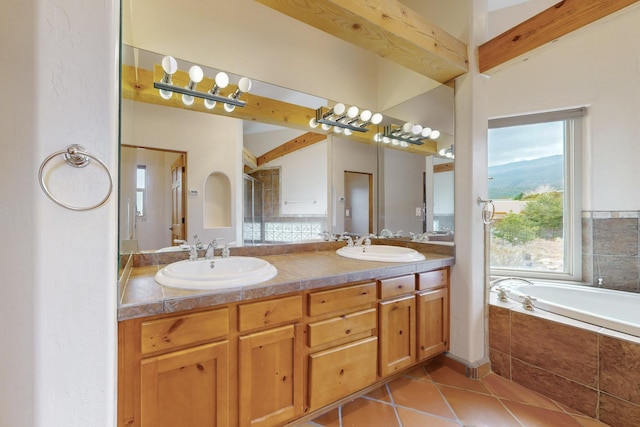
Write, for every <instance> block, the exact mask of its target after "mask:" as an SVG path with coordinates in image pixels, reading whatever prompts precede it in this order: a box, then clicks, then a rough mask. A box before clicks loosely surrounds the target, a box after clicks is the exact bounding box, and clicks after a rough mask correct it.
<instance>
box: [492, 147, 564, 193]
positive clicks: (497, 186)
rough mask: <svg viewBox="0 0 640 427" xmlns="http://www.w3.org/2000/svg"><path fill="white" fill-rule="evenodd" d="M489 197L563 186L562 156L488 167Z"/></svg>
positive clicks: (555, 188)
mask: <svg viewBox="0 0 640 427" xmlns="http://www.w3.org/2000/svg"><path fill="white" fill-rule="evenodd" d="M489 178H490V179H489V198H491V199H513V198H514V197H516V196H518V195H519V194H520V193H527V192H532V191H534V190H536V189H538V188H540V187H542V186H548V187H550V188H551V189H554V190H561V189H562V187H563V165H562V156H561V155H556V156H550V157H542V158H540V159H535V160H527V161H522V162H514V163H507V164H504V165H500V166H492V167H490V168H489Z"/></svg>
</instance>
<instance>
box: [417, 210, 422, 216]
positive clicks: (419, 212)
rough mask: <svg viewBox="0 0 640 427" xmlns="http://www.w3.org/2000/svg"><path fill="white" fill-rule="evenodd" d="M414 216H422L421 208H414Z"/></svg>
mask: <svg viewBox="0 0 640 427" xmlns="http://www.w3.org/2000/svg"><path fill="white" fill-rule="evenodd" d="M416 216H422V208H416Z"/></svg>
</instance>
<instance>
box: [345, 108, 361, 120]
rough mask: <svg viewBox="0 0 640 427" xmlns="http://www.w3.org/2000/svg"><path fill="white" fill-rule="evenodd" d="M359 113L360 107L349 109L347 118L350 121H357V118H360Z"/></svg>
mask: <svg viewBox="0 0 640 427" xmlns="http://www.w3.org/2000/svg"><path fill="white" fill-rule="evenodd" d="M359 112H360V110H358V107H356V106H355V105H354V106H353V107H349V109H348V110H347V117H349V118H350V119H355V118H356V117H358V113H359Z"/></svg>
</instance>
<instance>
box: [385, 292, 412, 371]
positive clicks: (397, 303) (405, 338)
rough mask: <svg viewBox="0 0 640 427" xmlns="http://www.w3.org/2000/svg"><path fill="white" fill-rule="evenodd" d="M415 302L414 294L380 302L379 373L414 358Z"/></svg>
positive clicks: (407, 362) (396, 367) (404, 364)
mask: <svg viewBox="0 0 640 427" xmlns="http://www.w3.org/2000/svg"><path fill="white" fill-rule="evenodd" d="M415 311H416V302H415V298H414V296H413V295H409V296H406V297H403V298H397V299H394V300H390V301H383V302H381V303H380V307H379V313H378V318H379V321H380V328H379V334H380V343H379V345H380V376H381V377H384V376H386V375H389V374H392V373H393V372H395V371H397V370H399V369H402V368H405V367H407V366H409V365H411V364H412V363H413V362H414V361H415V360H416V344H415V342H416V341H415V335H416V313H415Z"/></svg>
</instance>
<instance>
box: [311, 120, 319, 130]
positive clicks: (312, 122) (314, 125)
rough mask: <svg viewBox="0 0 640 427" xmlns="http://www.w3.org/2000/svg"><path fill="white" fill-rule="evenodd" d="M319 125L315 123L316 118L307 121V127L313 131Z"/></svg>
mask: <svg viewBox="0 0 640 427" xmlns="http://www.w3.org/2000/svg"><path fill="white" fill-rule="evenodd" d="M318 125H319V123H318V122H316V118H315V117H314V118H312V119H311V120H309V127H312V128H313V129H315V128H317V127H318Z"/></svg>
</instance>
